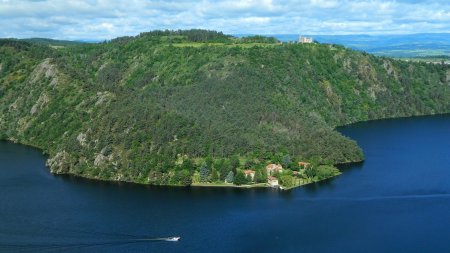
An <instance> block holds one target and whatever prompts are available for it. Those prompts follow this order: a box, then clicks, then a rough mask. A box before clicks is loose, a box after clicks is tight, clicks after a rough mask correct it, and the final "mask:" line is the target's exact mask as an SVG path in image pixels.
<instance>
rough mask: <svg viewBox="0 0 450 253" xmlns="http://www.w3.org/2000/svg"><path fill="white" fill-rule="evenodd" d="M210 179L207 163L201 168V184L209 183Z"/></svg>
mask: <svg viewBox="0 0 450 253" xmlns="http://www.w3.org/2000/svg"><path fill="white" fill-rule="evenodd" d="M208 179H209V169H208V165H206V163H202V166H201V167H200V182H208Z"/></svg>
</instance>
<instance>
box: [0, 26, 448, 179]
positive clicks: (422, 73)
mask: <svg viewBox="0 0 450 253" xmlns="http://www.w3.org/2000/svg"><path fill="white" fill-rule="evenodd" d="M316 39H318V40H319V41H320V40H321V38H316ZM52 45H53V44H52ZM0 55H1V57H0V139H8V140H12V141H14V142H18V143H23V144H28V145H32V146H36V147H39V148H41V149H42V150H44V152H45V153H47V154H48V156H49V160H48V165H49V167H50V168H51V170H52V171H53V172H55V173H70V174H75V175H79V176H84V177H90V178H97V179H105V180H119V181H131V182H141V183H150V184H162V185H188V184H190V183H191V182H192V181H191V180H193V178H195V176H196V175H199V174H200V177H202V178H206V179H205V180H213V181H214V180H218V181H221V182H223V180H224V178H225V177H226V176H227V175H229V174H230V171H233V172H240V171H242V170H243V169H254V170H257V171H258V172H261V171H264V170H263V168H264V167H265V166H266V165H267V164H268V163H281V164H283V166H284V167H285V168H291V166H292V168H293V169H298V167H295V165H296V164H297V162H298V161H308V162H311V163H313V164H315V165H332V164H337V163H346V162H355V161H361V160H363V159H364V157H363V153H362V151H361V149H360V148H359V147H358V145H357V144H356V142H354V141H353V140H350V139H349V138H347V137H344V136H342V135H341V134H340V133H339V132H337V131H335V127H336V126H340V125H345V124H350V123H353V122H358V121H367V120H375V119H382V118H393V117H407V116H415V115H427V114H437V113H448V112H450V66H447V65H441V64H427V63H424V62H406V61H399V60H395V59H390V58H384V57H376V56H374V55H371V54H367V53H362V52H359V51H354V50H351V49H346V48H344V47H342V46H338V45H329V44H287V43H284V44H281V43H278V42H277V41H276V40H274V39H272V38H262V37H258V36H256V37H255V36H253V37H249V38H244V39H238V38H235V37H232V36H228V35H224V34H222V33H219V32H215V31H204V30H188V31H153V32H148V33H142V34H140V35H138V36H135V37H121V38H117V39H114V40H111V41H108V42H104V43H95V44H77V45H74V46H71V47H64V48H62V49H58V50H56V49H54V48H51V47H48V46H46V45H45V43H44V45H43V44H40V43H30V42H26V41H19V40H0ZM323 168H329V167H323ZM328 171H331V170H328ZM240 175H241V176H240V177H241V179H242V178H243V176H242V173H241V174H240ZM258 175H259V174H257V177H258V178H259V176H258ZM290 176H291V175H285V177H284V178H289V177H290ZM328 176H330V174H326V173H325V172H323V171H314V172H313V173H312V172H311V173H308V177H311V178H316V179H321V178H326V177H328ZM283 180H284V179H283ZM281 183H283V181H282V182H281Z"/></svg>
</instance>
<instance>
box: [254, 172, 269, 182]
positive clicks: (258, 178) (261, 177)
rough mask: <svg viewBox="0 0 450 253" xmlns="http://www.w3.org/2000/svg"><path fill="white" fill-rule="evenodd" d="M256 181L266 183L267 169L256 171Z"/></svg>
mask: <svg viewBox="0 0 450 253" xmlns="http://www.w3.org/2000/svg"><path fill="white" fill-rule="evenodd" d="M255 181H256V182H257V183H266V182H267V171H266V170H265V169H261V170H257V171H256V172H255Z"/></svg>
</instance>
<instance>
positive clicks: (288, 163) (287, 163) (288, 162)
mask: <svg viewBox="0 0 450 253" xmlns="http://www.w3.org/2000/svg"><path fill="white" fill-rule="evenodd" d="M281 163H282V164H283V167H284V168H286V169H288V168H289V167H290V166H291V164H292V160H291V157H290V156H289V155H285V156H283V159H282V160H281Z"/></svg>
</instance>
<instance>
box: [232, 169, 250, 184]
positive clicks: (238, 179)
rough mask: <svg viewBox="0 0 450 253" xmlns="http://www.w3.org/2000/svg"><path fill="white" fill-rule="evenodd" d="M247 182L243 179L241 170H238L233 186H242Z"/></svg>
mask: <svg viewBox="0 0 450 253" xmlns="http://www.w3.org/2000/svg"><path fill="white" fill-rule="evenodd" d="M248 182H249V181H248V179H247V178H246V177H245V175H244V172H242V171H241V170H238V172H237V174H236V176H235V177H234V184H235V185H243V184H247V183H248Z"/></svg>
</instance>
